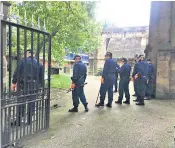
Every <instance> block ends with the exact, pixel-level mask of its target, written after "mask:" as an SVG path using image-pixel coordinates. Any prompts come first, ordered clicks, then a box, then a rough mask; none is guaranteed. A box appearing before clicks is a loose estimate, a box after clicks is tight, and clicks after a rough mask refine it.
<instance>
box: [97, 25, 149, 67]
mask: <svg viewBox="0 0 175 148" xmlns="http://www.w3.org/2000/svg"><path fill="white" fill-rule="evenodd" d="M147 42H148V27H145V26H144V27H129V28H110V27H109V28H104V29H103V32H102V42H101V46H100V48H98V50H97V68H103V66H104V55H105V53H106V52H107V51H109V52H112V54H113V58H119V57H125V58H133V57H134V56H135V54H138V55H139V54H144V50H145V48H146V45H147Z"/></svg>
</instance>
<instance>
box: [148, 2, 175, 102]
mask: <svg viewBox="0 0 175 148" xmlns="http://www.w3.org/2000/svg"><path fill="white" fill-rule="evenodd" d="M174 26H175V2H173V1H166V2H165V1H155V2H152V4H151V17H150V29H149V50H148V53H147V54H148V57H149V58H151V59H152V61H153V64H154V66H155V68H156V75H155V76H156V82H155V84H156V98H162V99H168V98H175V27H174Z"/></svg>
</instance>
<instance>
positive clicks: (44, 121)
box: [0, 20, 51, 147]
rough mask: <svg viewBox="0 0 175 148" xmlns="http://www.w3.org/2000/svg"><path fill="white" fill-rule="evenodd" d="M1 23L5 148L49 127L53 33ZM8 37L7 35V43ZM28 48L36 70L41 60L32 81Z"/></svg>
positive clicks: (2, 114)
mask: <svg viewBox="0 0 175 148" xmlns="http://www.w3.org/2000/svg"><path fill="white" fill-rule="evenodd" d="M0 23H1V24H0V28H1V36H0V38H1V47H0V49H1V50H0V51H1V62H0V65H1V74H0V76H1V81H0V82H1V93H0V94H1V131H2V132H1V135H2V139H1V140H2V146H1V147H5V146H8V145H10V144H12V143H14V142H16V141H17V140H19V139H20V138H22V137H24V136H26V135H29V134H33V133H35V132H38V131H41V130H43V129H47V128H48V127H49V118H50V65H51V36H50V34H49V33H47V32H44V31H41V30H39V29H35V28H33V27H27V26H24V25H20V24H18V23H12V22H10V21H5V20H1V22H0ZM4 28H5V29H4ZM4 38H7V40H6V41H7V42H6V43H5V42H4ZM4 44H6V48H5V49H4V47H5V46H4ZM28 49H30V50H31V60H32V66H31V67H32V70H33V64H34V60H37V65H38V66H37V72H36V73H35V74H36V75H35V79H34V77H31V81H30V84H28V83H29V82H28V78H27V77H26V75H27V70H26V64H27V60H26V59H27V57H26V51H27V50H28ZM34 54H35V55H34ZM5 58H6V60H7V63H8V64H7V69H8V70H7V74H6V75H5V71H4V69H5V68H4V60H3V59H5ZM22 59H25V60H23V61H24V63H23V68H24V78H23V83H25V84H27V85H25V84H23V89H21V85H22V84H21V83H22V82H21V78H20V76H19V75H20V63H21V60H22ZM14 70H16V72H17V87H16V88H17V90H16V91H12V89H11V86H12V79H13V75H14ZM46 77H47V78H46ZM28 85H31V87H28Z"/></svg>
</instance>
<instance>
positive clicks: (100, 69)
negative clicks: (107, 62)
mask: <svg viewBox="0 0 175 148" xmlns="http://www.w3.org/2000/svg"><path fill="white" fill-rule="evenodd" d="M102 73H103V68H99V69H98V70H97V73H96V74H95V76H102Z"/></svg>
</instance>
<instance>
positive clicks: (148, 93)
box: [145, 59, 154, 100]
mask: <svg viewBox="0 0 175 148" xmlns="http://www.w3.org/2000/svg"><path fill="white" fill-rule="evenodd" d="M147 62H148V64H149V73H148V85H147V90H146V98H145V100H150V99H151V96H152V94H153V78H154V67H153V65H152V63H151V59H147Z"/></svg>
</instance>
